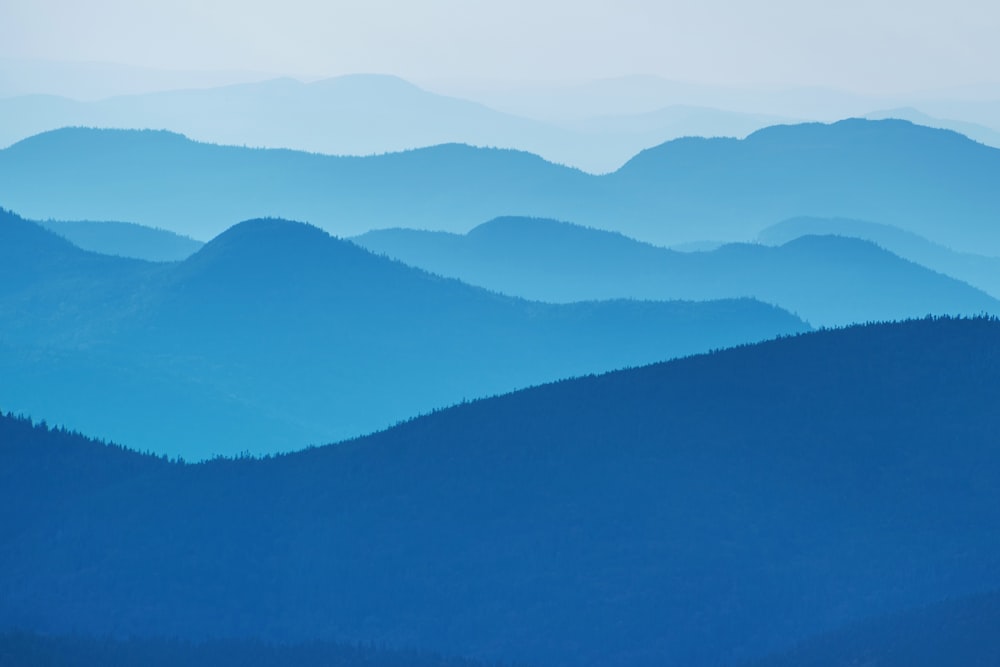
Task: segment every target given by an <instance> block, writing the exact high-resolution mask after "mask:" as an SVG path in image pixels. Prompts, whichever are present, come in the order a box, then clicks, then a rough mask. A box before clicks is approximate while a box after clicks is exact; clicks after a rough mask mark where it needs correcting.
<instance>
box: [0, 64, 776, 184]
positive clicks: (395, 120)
mask: <svg viewBox="0 0 1000 667" xmlns="http://www.w3.org/2000/svg"><path fill="white" fill-rule="evenodd" d="M784 120H786V119H784V118H781V117H779V116H773V115H772V116H767V115H762V114H742V113H738V112H733V111H721V110H717V109H707V108H700V107H685V106H679V105H672V106H669V107H666V108H663V109H659V110H656V111H655V112H653V113H645V114H629V115H625V116H614V117H597V118H590V119H585V120H578V121H563V122H558V123H553V122H544V121H540V120H534V119H531V118H526V117H519V116H516V115H512V114H507V113H501V112H498V111H494V110H493V109H490V108H488V107H486V106H483V105H481V104H477V103H475V102H470V101H467V100H462V99H459V98H455V97H450V96H446V95H439V94H434V93H431V92H428V91H426V90H423V89H421V88H419V87H417V86H415V85H413V84H412V83H409V82H407V81H404V80H403V79H400V78H398V77H393V76H380V75H370V74H369V75H361V74H357V75H350V76H341V77H336V78H331V79H324V80H320V81H313V82H310V83H303V82H301V81H297V80H295V79H290V78H282V79H272V80H267V81H258V82H248V83H240V84H235V85H231V86H222V87H213V88H196V89H190V90H169V91H161V92H153V93H146V94H141V95H127V96H118V97H111V98H107V99H102V100H93V101H85V102H84V101H77V100H73V99H68V98H65V97H57V96H53V95H25V96H17V97H8V98H0V146H4V147H5V146H8V145H10V144H12V143H15V142H17V141H20V140H22V139H25V138H27V137H30V136H32V135H35V134H38V133H40V132H45V131H49V130H54V129H58V128H61V127H69V126H89V127H104V128H133V129H169V130H172V131H175V132H180V133H182V134H184V135H186V136H188V137H191V138H192V139H195V140H199V141H206V142H210V143H215V144H230V145H238V146H253V147H267V148H291V149H297V150H303V151H309V152H315V153H328V154H332V155H372V154H378V153H386V152H393V151H396V152H398V151H402V150H408V149H412V148H420V147H426V146H434V145H438V144H443V143H462V144H469V145H474V146H493V147H500V148H516V149H519V150H525V151H529V152H532V153H536V154H538V155H541V156H543V157H544V158H546V159H547V160H550V161H552V162H557V163H561V164H567V165H572V166H574V167H577V168H580V169H583V170H586V171H590V172H594V173H603V172H608V171H612V170H614V169H617V168H618V167H620V166H621V165H622V164H623V163H624V162H626V161H627V160H628V159H629V158H630V157H632V156H633V155H634V154H635V153H637V152H638V151H640V150H642V149H644V148H648V147H649V146H653V145H656V144H660V143H662V142H664V141H667V140H669V139H675V138H677V137H681V136H687V135H699V136H739V137H743V136H746V135H747V134H749V133H750V132H753V131H754V130H758V129H760V128H762V127H765V126H767V125H774V124H775V123H779V122H782V121H784Z"/></svg>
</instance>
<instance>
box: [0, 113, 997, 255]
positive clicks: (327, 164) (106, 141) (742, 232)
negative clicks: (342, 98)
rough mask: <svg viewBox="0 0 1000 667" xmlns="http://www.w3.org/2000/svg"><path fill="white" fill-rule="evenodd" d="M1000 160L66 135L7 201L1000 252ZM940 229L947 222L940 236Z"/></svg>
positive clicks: (90, 208) (840, 147) (824, 134)
mask: <svg viewBox="0 0 1000 667" xmlns="http://www.w3.org/2000/svg"><path fill="white" fill-rule="evenodd" d="M998 180H1000V150H998V149H994V148H989V147H987V146H983V145H981V144H977V143H976V142H974V141H971V140H969V139H967V138H965V137H963V136H961V135H959V134H956V133H954V132H949V131H945V130H933V129H929V128H925V127H920V126H916V125H912V124H910V123H907V122H905V121H890V120H886V121H867V120H857V119H854V120H847V121H841V122H838V123H834V124H831V125H821V124H804V125H793V126H776V127H771V128H767V129H764V130H760V131H758V132H755V133H753V134H751V135H750V136H748V137H747V138H746V139H743V140H736V139H694V138H691V139H678V140H675V141H670V142H667V143H665V144H663V145H661V146H658V147H656V148H652V149H648V150H645V151H643V152H641V153H639V154H638V155H636V156H635V157H634V158H632V159H631V160H630V161H629V162H628V163H627V164H625V165H624V166H623V167H622V168H621V169H619V170H618V171H616V172H614V173H611V174H608V175H605V176H593V175H589V174H585V173H583V172H580V171H576V170H573V169H569V168H566V167H560V166H557V165H554V164H551V163H548V162H545V161H544V160H542V159H541V158H538V157H536V156H533V155H530V154H527V153H520V152H517V151H510V150H496V149H481V148H480V149H477V148H471V147H468V146H460V145H441V146H436V147H432V148H427V149H421V150H414V151H407V152H403V153H394V154H387V155H379V156H371V157H365V158H360V157H331V156H323V155H315V154H305V153H298V152H294V151H283V150H254V149H246V148H237V147H231V146H230V147H223V146H213V145H206V144H198V143H194V142H192V141H189V140H187V139H185V138H183V137H181V136H179V135H175V134H170V133H165V132H151V131H146V132H138V131H113V130H86V129H79V128H77V129H64V130H58V131H54V132H49V133H45V134H41V135H38V136H35V137H32V138H30V139H27V140H25V141H22V142H19V143H17V144H15V145H13V146H10V147H8V148H6V149H4V150H2V151H0V201H3V202H5V205H6V206H9V207H12V208H14V209H15V210H18V211H21V212H22V213H24V214H25V215H28V216H30V217H34V218H55V219H93V220H129V221H132V222H137V223H140V224H143V225H147V226H153V227H161V228H163V229H168V230H170V231H173V232H176V233H180V234H184V235H186V236H191V237H192V238H196V239H199V240H207V239H208V238H211V237H212V236H214V235H216V234H218V233H220V232H221V231H223V229H225V228H226V227H227V226H228V225H230V224H233V223H235V222H237V221H239V220H244V219H248V218H254V217H260V216H278V217H285V218H291V219H301V220H310V221H312V222H314V223H315V224H317V225H318V226H320V227H322V228H324V229H326V230H327V231H330V232H331V233H335V234H337V235H340V236H353V235H357V234H361V233H364V232H366V231H370V230H372V229H379V228H389V227H408V228H417V229H429V230H438V231H451V232H465V231H468V229H469V228H470V227H471V226H472V224H474V223H475V222H478V221H482V220H490V219H492V218H495V217H498V216H508V215H518V216H519V215H526V216H535V217H547V218H555V219H561V220H573V221H575V222H577V223H580V224H584V225H588V226H592V227H597V228H602V229H609V230H613V231H618V232H621V233H625V234H627V235H629V236H632V237H634V238H637V239H640V240H643V241H648V242H652V243H656V244H659V245H672V244H677V243H683V242H689V241H698V240H703V239H725V240H729V241H746V240H750V239H752V238H754V237H755V236H756V235H757V234H758V233H759V232H760V231H761V230H763V229H764V228H765V227H768V226H770V225H771V224H773V223H774V221H775V220H784V219H787V218H790V217H795V216H803V215H806V216H818V217H847V218H856V219H864V220H876V221H878V222H880V223H884V224H889V225H894V226H897V227H899V228H901V229H904V230H906V231H910V232H913V233H916V234H920V235H922V236H924V237H926V238H927V239H929V240H931V241H933V242H935V243H940V244H944V245H946V246H948V247H951V248H953V249H955V250H961V251H966V252H980V253H987V254H990V253H993V254H997V255H1000V228H998V227H997V225H996V224H995V220H996V216H997V213H998V211H1000V193H998V192H997V190H996V188H995V187H993V185H994V183H996V182H997V181H998ZM942 220H947V221H949V224H947V225H945V224H942V222H941V221H942Z"/></svg>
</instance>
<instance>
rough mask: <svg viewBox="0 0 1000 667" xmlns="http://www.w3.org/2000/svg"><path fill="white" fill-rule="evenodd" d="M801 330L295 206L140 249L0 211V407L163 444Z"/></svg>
mask: <svg viewBox="0 0 1000 667" xmlns="http://www.w3.org/2000/svg"><path fill="white" fill-rule="evenodd" d="M807 328H808V327H807V325H805V324H804V323H803V322H802V321H801V320H799V319H798V318H796V317H794V316H792V315H790V314H789V313H787V312H785V311H783V310H780V309H778V308H775V307H772V306H769V305H765V304H762V303H760V302H757V301H753V300H749V299H741V300H724V301H716V302H712V303H692V302H679V301H678V302H670V303H666V302H640V301H627V300H618V301H607V302H586V303H577V304H568V305H551V304H542V303H534V302H529V301H524V300H520V299H514V298H510V297H505V296H501V295H498V294H495V293H490V292H487V291H486V290H483V289H479V288H474V287H470V286H468V285H465V284H462V283H460V282H458V281H455V280H447V279H444V278H440V277H438V276H434V275H431V274H428V273H425V272H423V271H420V270H418V269H414V268H411V267H407V266H404V265H403V264H400V263H398V262H394V261H391V260H388V259H385V258H380V257H377V256H375V255H373V254H371V253H369V252H368V251H366V250H363V249H361V248H359V247H358V246H356V245H354V244H352V243H350V242H348V241H343V240H339V239H335V238H333V237H331V236H329V235H328V234H326V233H325V232H323V231H321V230H319V229H317V228H315V227H312V226H309V225H305V224H302V223H292V222H287V221H280V220H251V221H246V222H243V223H241V224H238V225H235V226H233V227H232V228H230V229H229V230H227V231H226V232H225V233H224V234H221V235H219V236H218V237H216V238H215V239H213V240H212V241H211V242H210V243H208V244H206V245H205V246H204V247H203V248H201V249H200V250H199V251H198V252H197V253H195V254H194V255H192V256H191V257H189V258H188V259H186V260H184V261H183V262H156V263H152V262H143V261H139V260H132V259H126V258H120V257H112V256H107V255H100V254H96V253H89V252H85V251H83V250H81V249H79V248H77V247H75V246H73V245H72V244H70V243H69V242H68V241H66V240H65V239H63V238H61V237H59V236H58V235H56V234H54V233H52V232H49V231H48V230H46V229H43V228H42V227H40V226H38V225H36V224H34V223H31V222H30V221H27V220H24V219H22V218H19V217H18V216H16V215H13V214H11V213H4V214H3V215H2V216H0V331H2V332H3V333H2V337H0V375H2V376H3V377H4V382H3V383H2V385H0V404H2V405H4V406H6V407H7V409H11V410H16V411H18V412H24V413H26V414H31V415H33V416H36V417H38V418H46V419H49V420H52V421H53V422H57V423H62V424H66V425H68V426H71V427H73V428H76V429H79V430H81V431H84V432H86V433H90V434H95V435H98V434H99V435H101V436H104V437H108V438H112V439H114V440H118V441H123V442H128V443H130V445H131V446H134V447H137V448H139V449H142V450H147V449H148V450H152V451H155V452H158V453H161V454H163V453H168V454H170V455H172V456H185V457H189V458H196V459H200V458H205V457H209V456H212V455H214V454H235V453H238V452H242V451H250V452H254V453H269V452H275V451H288V450H290V449H295V448H300V447H303V446H305V445H307V444H309V443H317V442H329V441H333V440H337V439H342V438H345V437H349V436H354V435H359V434H362V433H366V432H370V431H373V430H376V429H380V428H385V427H387V426H390V425H391V424H393V423H395V422H397V421H400V420H402V419H406V418H410V417H412V416H414V415H416V414H420V413H423V412H427V411H430V410H432V409H436V408H441V407H444V406H447V405H451V404H454V403H457V402H460V401H462V400H464V399H473V398H477V397H480V396H486V395H491V394H497V393H502V392H507V391H511V390H513V389H517V388H520V387H525V386H528V385H532V384H537V383H540V382H544V381H550V380H554V379H559V378H565V377H570V376H575V375H583V374H587V373H593V372H600V371H606V370H610V369H613V368H620V367H624V366H634V365H639V364H643V363H649V362H652V361H657V360H662V359H667V358H671V357H676V356H682V355H686V354H691V353H695V352H701V351H705V350H708V349H712V348H717V347H725V346H729V345H734V344H740V343H745V342H750V341H755V340H762V339H765V338H770V337H773V336H775V335H779V334H791V333H795V332H800V331H803V330H805V329H807Z"/></svg>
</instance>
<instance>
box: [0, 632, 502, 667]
mask: <svg viewBox="0 0 1000 667" xmlns="http://www.w3.org/2000/svg"><path fill="white" fill-rule="evenodd" d="M0 664H4V665H17V667H94V666H95V665H101V666H103V667H288V666H290V665H294V666H295V667H485V665H483V663H478V662H474V661H472V660H463V659H461V658H445V657H442V656H438V655H434V654H426V653H419V652H416V651H391V650H385V649H376V648H374V647H371V646H367V647H365V646H350V645H346V644H330V643H324V642H313V643H309V644H296V645H291V646H286V645H271V644H264V643H262V642H256V641H234V640H230V641H225V640H217V641H211V642H204V643H198V644H192V643H188V642H181V641H170V640H162V639H159V640H157V639H152V640H139V639H129V640H114V639H107V638H104V639H88V638H83V637H43V636H40V635H32V634H27V633H18V632H11V633H6V634H0Z"/></svg>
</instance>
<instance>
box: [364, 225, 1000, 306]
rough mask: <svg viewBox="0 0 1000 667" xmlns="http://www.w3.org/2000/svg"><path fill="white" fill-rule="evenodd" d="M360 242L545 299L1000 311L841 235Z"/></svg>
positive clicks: (950, 282) (960, 286)
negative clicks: (776, 239) (751, 240)
mask: <svg viewBox="0 0 1000 667" xmlns="http://www.w3.org/2000/svg"><path fill="white" fill-rule="evenodd" d="M817 231H823V230H817ZM354 241H355V242H356V243H358V244H359V245H361V246H363V247H365V248H367V249H369V250H371V251H372V252H377V253H382V254H385V255H387V256H389V257H392V258H395V259H398V260H400V261H403V262H405V263H407V264H411V265H413V266H418V267H420V268H422V269H426V270H428V271H432V272H434V273H438V274H441V275H445V276H450V277H453V278H458V279H459V280H462V281H464V282H467V283H471V284H473V285H480V286H482V287H486V288H488V289H491V290H495V291H498V292H502V293H505V294H511V295H515V296H520V297H523V298H527V299H537V300H540V301H551V302H571V301H581V300H587V299H614V298H632V299H665V300H669V299H689V300H706V299H720V298H736V297H750V298H756V299H760V300H761V301H765V302H768V303H773V304H775V305H778V306H780V307H782V308H785V309H787V310H790V311H792V312H794V313H796V314H797V315H799V316H800V317H802V318H804V319H805V320H807V321H808V322H810V323H811V324H813V325H815V326H836V325H845V324H850V323H854V322H867V321H877V320H889V319H906V318H911V317H922V316H924V315H927V314H938V315H943V314H953V315H958V314H967V315H968V314H973V315H974V314H979V313H983V312H992V313H1000V302H997V301H996V300H995V299H993V298H991V297H989V296H988V295H986V294H983V293H982V292H980V291H979V290H976V289H973V288H971V287H970V286H969V285H966V284H964V283H962V282H959V281H958V280H954V279H951V278H948V277H947V276H943V275H940V274H938V273H935V272H933V271H930V270H928V269H925V268H923V267H921V266H918V265H916V264H913V263H911V262H908V261H904V260H902V259H900V258H899V257H897V256H895V255H892V254H891V253H889V252H886V251H884V250H881V249H879V248H876V247H875V246H873V245H872V244H870V243H867V242H864V241H859V240H856V239H849V238H842V237H836V236H805V237H797V238H794V239H792V240H791V241H789V242H787V243H785V244H784V245H782V246H780V247H777V248H772V247H765V246H761V245H750V244H732V245H726V246H722V247H720V248H718V249H716V250H713V251H711V252H676V251H673V250H668V249H666V248H658V247H655V246H651V245H649V244H645V243H641V242H638V241H635V240H633V239H629V238H627V237H625V236H622V235H620V234H616V233H612V232H606V231H600V230H596V229H588V228H584V227H580V226H577V225H572V224H569V223H563V222H557V221H554V220H542V219H527V218H500V219H496V220H492V221H490V222H487V223H484V224H483V225H480V226H478V227H476V228H474V229H473V230H472V231H470V232H469V233H468V234H465V235H457V234H449V233H445V232H425V231H417V230H407V229H389V230H379V231H373V232H368V233H367V234H364V235H362V236H359V237H356V238H355V239H354Z"/></svg>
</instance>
